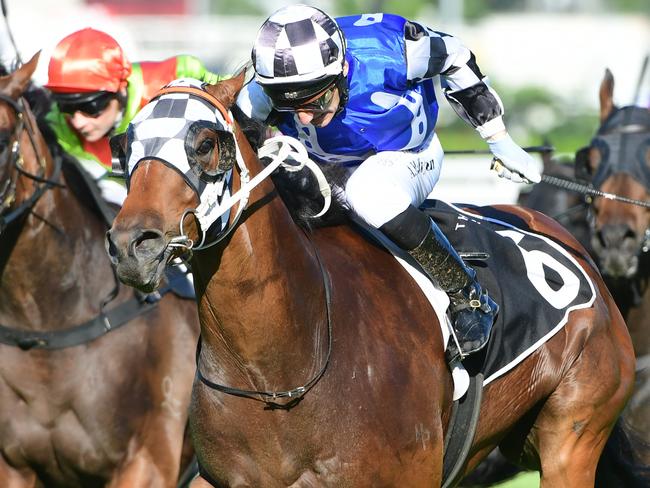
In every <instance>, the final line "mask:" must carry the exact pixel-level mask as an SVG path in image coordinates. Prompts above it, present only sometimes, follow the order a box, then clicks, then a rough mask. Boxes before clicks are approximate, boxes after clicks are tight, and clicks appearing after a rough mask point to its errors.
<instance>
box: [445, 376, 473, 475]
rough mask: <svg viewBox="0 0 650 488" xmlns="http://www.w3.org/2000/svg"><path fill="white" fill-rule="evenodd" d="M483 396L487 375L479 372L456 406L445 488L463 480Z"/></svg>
mask: <svg viewBox="0 0 650 488" xmlns="http://www.w3.org/2000/svg"><path fill="white" fill-rule="evenodd" d="M482 397H483V374H481V373H478V374H477V375H476V376H470V383H469V389H468V390H467V393H466V394H465V396H464V397H463V398H461V399H460V400H457V401H455V402H454V405H453V410H452V414H451V419H450V420H449V427H448V429H447V435H446V436H445V448H444V455H443V456H444V459H443V474H442V481H443V483H442V488H448V487H450V486H455V484H456V483H457V482H458V481H460V476H461V474H462V472H463V471H462V468H463V466H465V462H466V461H467V456H468V454H469V450H470V448H471V447H472V442H473V441H474V434H476V427H477V425H478V419H479V413H480V411H481V400H482Z"/></svg>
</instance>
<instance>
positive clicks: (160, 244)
mask: <svg viewBox="0 0 650 488" xmlns="http://www.w3.org/2000/svg"><path fill="white" fill-rule="evenodd" d="M166 245H167V243H166V242H165V239H164V238H163V233H162V232H161V231H159V230H155V229H144V230H140V231H138V232H137V233H136V234H135V235H134V236H133V238H132V239H131V242H130V243H129V255H130V256H133V257H134V258H136V259H138V260H140V259H151V258H153V257H157V256H159V255H161V254H162V253H163V252H164V251H165V247H166Z"/></svg>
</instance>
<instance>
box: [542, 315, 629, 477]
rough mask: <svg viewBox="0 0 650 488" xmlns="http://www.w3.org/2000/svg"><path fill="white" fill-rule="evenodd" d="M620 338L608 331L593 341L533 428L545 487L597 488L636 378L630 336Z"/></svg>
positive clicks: (613, 326) (551, 397)
mask: <svg viewBox="0 0 650 488" xmlns="http://www.w3.org/2000/svg"><path fill="white" fill-rule="evenodd" d="M618 325H620V324H618ZM616 327H617V325H612V328H614V329H616ZM617 336H618V334H617V331H616V330H612V329H603V330H602V331H600V332H599V333H597V335H595V336H592V337H591V338H590V339H589V341H588V343H587V344H586V345H585V346H584V349H583V350H582V352H581V353H580V355H579V357H578V358H577V359H576V360H575V362H574V363H573V364H572V365H571V366H570V367H569V370H568V371H567V373H566V374H565V375H564V377H563V378H562V380H561V382H560V384H559V385H558V387H557V388H556V390H555V391H554V392H553V393H552V394H551V396H550V397H549V399H548V400H547V401H546V403H545V405H544V407H543V408H542V410H541V412H540V414H539V416H538V418H537V420H536V422H535V425H534V426H533V429H532V431H531V434H530V437H529V441H532V442H533V443H534V444H536V445H537V449H538V452H539V456H540V461H541V467H542V472H541V485H540V486H541V487H542V488H551V487H552V488H587V487H589V488H591V487H593V486H594V480H595V473H596V466H597V464H598V459H599V458H600V454H601V452H602V450H603V448H604V446H605V443H606V441H607V437H608V436H609V433H610V431H611V429H612V428H613V426H614V423H615V421H616V418H617V416H618V414H619V413H620V411H621V410H622V408H623V406H624V405H625V402H626V400H627V398H628V397H629V395H630V392H631V388H632V384H633V378H634V356H633V354H632V351H631V344H630V343H629V338H628V339H627V340H625V337H617ZM568 347H571V346H570V345H569V346H568Z"/></svg>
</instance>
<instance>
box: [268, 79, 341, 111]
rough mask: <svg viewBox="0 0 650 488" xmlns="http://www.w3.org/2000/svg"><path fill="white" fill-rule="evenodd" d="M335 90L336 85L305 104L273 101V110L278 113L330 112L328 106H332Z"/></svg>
mask: <svg viewBox="0 0 650 488" xmlns="http://www.w3.org/2000/svg"><path fill="white" fill-rule="evenodd" d="M336 88H337V87H336V85H334V86H332V87H331V88H330V89H329V90H326V91H325V92H323V94H322V95H321V96H319V97H318V98H316V99H315V100H311V101H309V102H306V103H296V104H288V103H287V102H286V101H285V102H282V103H280V104H278V103H277V102H275V101H273V108H274V109H275V110H276V111H278V112H301V111H304V112H321V113H322V112H331V111H332V110H330V105H331V104H332V99H333V98H334V92H335V91H336Z"/></svg>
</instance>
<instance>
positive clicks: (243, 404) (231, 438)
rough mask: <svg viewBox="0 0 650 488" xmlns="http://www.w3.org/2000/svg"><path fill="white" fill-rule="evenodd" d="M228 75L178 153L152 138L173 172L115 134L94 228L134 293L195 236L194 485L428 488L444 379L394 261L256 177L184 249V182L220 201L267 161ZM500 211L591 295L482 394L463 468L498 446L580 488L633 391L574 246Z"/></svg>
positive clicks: (431, 338)
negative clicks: (219, 225) (108, 189)
mask: <svg viewBox="0 0 650 488" xmlns="http://www.w3.org/2000/svg"><path fill="white" fill-rule="evenodd" d="M243 79H244V76H243V74H241V75H239V76H236V77H234V78H232V79H230V80H227V81H223V82H221V83H219V84H217V85H212V86H211V85H208V86H206V87H205V88H204V90H205V91H204V92H201V93H198V92H200V90H199V89H194V91H193V92H192V93H191V94H187V95H185V96H186V98H188V100H187V101H186V102H184V103H187V104H190V103H195V102H191V101H190V100H189V99H190V98H192V97H194V98H195V99H196V100H198V99H199V98H200V99H201V100H204V99H209V100H210V103H211V104H212V106H213V107H216V108H214V110H212V109H211V110H210V111H209V112H210V113H213V112H214V113H217V112H220V113H221V114H220V115H214V114H213V117H216V118H217V120H218V121H220V122H218V123H217V122H214V121H205V122H204V121H202V120H200V121H199V122H197V123H195V125H192V127H194V128H195V129H196V130H192V128H190V130H189V131H188V136H187V138H186V139H185V142H184V146H183V142H182V141H178V140H175V141H171V140H166V139H167V138H165V137H164V136H163V134H162V133H159V132H155V134H160V135H159V137H157V138H155V141H157V143H159V146H158V147H176V148H183V147H184V149H183V150H184V151H185V155H183V154H180V153H179V152H177V153H176V154H177V155H178V156H179V158H181V159H183V160H184V161H191V163H190V167H189V169H188V171H187V172H181V171H180V170H178V169H177V167H175V166H174V165H175V164H177V163H176V162H175V163H174V164H172V163H170V162H169V161H167V160H165V159H164V158H161V157H157V156H154V155H152V154H150V153H148V152H147V151H146V146H144V145H142V143H139V144H138V145H137V146H136V142H138V141H137V140H136V141H134V140H133V139H131V140H130V145H128V146H127V147H126V153H127V155H129V156H130V157H129V158H128V163H127V170H128V172H129V178H130V186H129V188H130V190H129V195H128V197H127V199H126V201H125V203H124V206H123V207H122V209H121V211H120V213H119V214H118V216H117V217H116V219H115V221H114V224H113V227H112V229H111V230H110V232H109V233H108V235H107V241H108V249H109V253H110V255H111V257H112V259H113V260H114V262H115V263H116V264H117V270H118V274H119V276H120V279H122V280H123V281H124V282H125V283H128V284H131V285H134V286H137V287H139V288H141V289H143V290H147V291H148V290H151V289H153V288H155V287H156V286H157V285H158V283H159V282H160V279H161V277H162V275H161V269H162V264H163V263H164V262H165V261H167V260H168V259H170V258H171V257H172V256H174V255H175V254H177V253H179V252H186V251H187V250H188V249H189V247H191V246H192V243H193V242H200V243H201V246H200V247H203V249H204V250H196V249H195V250H194V252H193V255H192V258H191V263H192V268H193V270H194V273H195V274H194V284H195V287H196V291H197V297H198V301H199V316H200V321H201V338H202V342H201V343H200V344H201V347H200V348H199V349H198V351H197V360H198V365H199V371H200V374H199V373H198V372H197V379H195V382H194V387H193V394H192V401H191V406H190V427H191V433H192V439H193V442H194V447H195V450H196V453H197V457H198V459H199V462H200V464H201V466H202V474H203V477H204V479H207V480H209V482H210V483H211V484H213V485H214V486H224V487H225V486H229V487H244V486H251V487H252V486H255V487H265V488H267V487H268V488H271V487H288V486H291V487H307V486H311V487H315V486H323V487H325V486H327V487H371V486H372V487H377V486H404V487H412V488H415V487H425V486H426V487H430V486H440V485H441V479H442V460H443V450H444V446H443V439H444V437H445V433H446V431H447V430H448V428H449V424H450V416H451V411H452V387H453V385H452V379H451V375H450V373H449V370H448V366H447V363H446V361H445V356H444V346H443V343H442V334H441V329H440V328H439V327H438V325H437V320H436V318H435V316H434V315H433V313H432V311H431V307H430V305H429V302H428V301H427V300H426V298H425V296H424V294H423V293H421V292H420V291H419V289H418V288H417V286H416V285H415V283H414V281H413V280H412V279H411V278H410V276H409V275H408V274H407V272H406V271H405V270H404V269H403V268H402V267H401V266H400V265H399V264H398V262H397V261H396V260H395V259H394V258H393V257H392V256H391V255H390V254H389V253H387V252H386V251H385V249H384V248H382V247H380V246H378V245H377V244H375V243H374V242H373V241H371V240H369V239H368V238H367V237H365V236H364V235H363V234H362V233H360V232H359V231H358V229H356V228H355V227H353V226H352V225H350V224H339V225H332V226H323V227H318V228H311V229H310V228H308V227H304V226H302V227H301V226H299V225H298V224H297V223H296V221H295V220H294V219H293V218H292V215H291V213H290V211H289V207H290V205H289V203H287V201H286V200H285V198H284V192H283V197H280V195H279V191H280V190H279V188H280V187H279V186H277V185H276V184H275V183H274V182H273V181H271V180H270V179H268V178H267V179H262V178H261V177H260V179H259V180H257V181H256V182H257V183H259V184H257V186H255V187H254V188H253V189H252V190H251V192H250V195H249V198H248V202H247V203H248V206H247V208H246V210H245V211H244V212H243V213H241V214H239V213H238V211H237V212H236V211H235V209H236V206H235V207H233V210H232V211H231V212H230V213H229V214H228V215H229V217H228V218H226V219H224V220H226V221H227V222H226V229H227V230H224V231H222V232H227V231H228V230H230V231H232V232H230V233H229V234H227V235H225V234H223V233H222V234H220V236H221V237H223V236H224V235H225V238H223V239H222V240H220V241H218V242H216V241H212V242H211V241H209V238H208V240H206V241H205V242H204V240H203V238H201V239H200V237H201V235H200V233H199V227H198V226H199V224H198V223H197V218H195V217H193V216H196V214H195V213H194V212H193V211H192V209H197V206H198V204H199V198H198V196H197V194H198V192H196V191H195V190H194V188H196V187H197V185H198V186H199V187H202V186H203V185H205V184H206V182H212V183H214V182H215V180H216V178H215V176H217V175H218V173H219V170H223V171H224V172H225V173H222V177H224V178H232V182H233V189H232V191H233V192H235V191H237V190H238V189H239V188H240V186H241V182H242V181H244V182H245V181H246V178H245V176H247V172H248V171H250V175H251V176H253V179H252V180H251V183H252V181H253V180H255V175H260V174H261V173H262V172H264V171H265V170H266V169H267V168H264V166H263V165H262V163H261V162H260V161H259V159H258V158H257V155H256V154H255V152H254V150H253V149H252V147H251V145H250V144H249V142H248V141H247V139H246V136H245V134H244V132H243V129H242V127H243V126H244V125H245V124H244V122H246V120H245V118H244V116H243V115H242V114H241V113H240V112H239V111H237V110H236V109H235V107H233V104H234V101H235V98H236V95H237V93H238V91H239V89H240V88H241V86H242V83H243ZM178 89H179V90H181V91H183V90H182V88H180V87H178ZM176 96H178V97H179V98H181V99H182V95H178V94H177V93H174V95H173V97H172V98H174V97H176ZM168 100H170V99H169V98H168ZM152 103H154V102H152ZM170 103H174V102H173V101H170ZM196 103H198V102H196ZM202 103H205V102H202ZM224 107H225V108H224ZM143 110H144V111H146V110H147V107H145V108H144V109H143ZM174 112H175V113H183V110H176V108H175V109H174ZM143 113H144V112H143ZM149 113H150V114H155V113H158V114H163V115H164V114H165V113H170V112H167V111H166V109H162V110H155V109H152V110H150V111H149ZM233 113H234V114H235V117H236V118H235V119H234V121H232V125H231V119H232V114H233ZM174 120H175V122H177V121H178V119H174ZM191 120H195V119H191ZM240 124H242V125H240ZM160 127H161V130H168V131H169V133H172V132H173V133H174V134H176V133H177V132H178V125H177V124H175V123H171V122H170V123H169V124H168V125H164V124H162V125H161V126H160ZM228 127H231V129H228ZM230 130H232V131H233V132H234V136H233V135H232V133H231V132H230ZM152 134H153V133H152ZM168 143H169V144H168ZM235 144H236V146H237V147H236V148H235V147H234V145H235ZM143 148H145V149H144V150H143ZM235 149H236V151H235ZM235 154H237V158H236V161H237V162H235ZM234 164H236V168H239V169H233V165H234ZM229 168H230V169H229ZM224 175H227V176H224ZM199 176H200V178H199ZM245 187H246V188H248V186H247V185H245ZM202 206H203V204H202ZM202 208H204V210H205V209H206V208H207V210H208V211H209V210H210V208H212V207H209V206H207V207H206V206H203V207H202ZM493 210H495V209H493ZM499 210H500V211H502V212H505V211H508V212H511V214H512V215H513V216H516V218H518V219H521V220H522V221H525V223H526V224H527V225H528V226H529V228H531V229H535V230H537V231H538V232H541V233H544V234H545V235H548V236H552V237H553V238H554V239H556V240H557V241H561V242H563V243H565V244H566V245H568V246H569V247H570V248H572V249H575V250H576V254H575V258H576V260H577V261H578V262H579V263H580V264H581V266H583V267H584V268H585V270H586V273H587V274H588V275H589V276H590V278H591V279H592V280H593V282H594V283H595V287H596V298H595V302H594V303H593V306H592V307H589V308H584V309H581V310H575V311H573V312H571V313H570V314H569V316H568V323H567V325H566V326H565V327H564V328H562V329H561V331H559V332H558V333H557V334H556V335H554V336H553V338H552V339H550V340H549V341H548V342H546V343H544V345H543V346H541V348H540V349H538V350H537V351H536V352H534V353H533V354H531V355H530V356H528V357H527V359H525V360H524V361H523V362H521V363H520V364H519V366H517V367H516V368H514V369H512V370H511V371H510V372H509V373H508V374H506V375H505V376H502V377H500V378H498V379H497V380H495V381H494V382H492V383H490V384H489V385H488V386H487V387H486V388H485V390H484V392H483V404H482V407H481V415H480V421H479V424H478V430H477V432H476V436H475V438H474V442H473V444H472V446H471V450H470V452H469V458H468V462H467V464H466V466H465V469H471V468H472V467H474V466H476V464H477V463H478V462H479V461H480V459H481V458H482V457H484V456H485V455H486V454H487V453H488V452H489V451H490V450H492V449H493V448H494V447H495V446H496V445H498V444H500V445H501V446H502V447H504V448H505V451H506V452H508V453H510V454H511V455H512V456H514V457H517V458H518V459H519V460H521V461H522V462H526V463H528V464H529V465H530V466H534V467H536V469H540V470H541V472H542V486H544V487H546V488H548V487H553V488H557V487H567V488H568V487H571V488H575V487H591V486H592V485H593V483H594V473H595V469H596V463H597V461H598V457H599V455H600V452H601V450H602V448H603V446H604V444H605V441H606V439H607V436H608V434H609V432H610V429H611V427H612V425H613V424H614V422H615V419H616V417H617V415H618V413H619V412H620V410H621V409H622V408H623V406H624V404H625V401H626V399H627V397H628V395H629V392H630V391H631V388H632V381H633V369H634V358H633V355H632V346H631V343H630V340H629V336H628V334H627V331H626V329H625V324H624V322H623V320H622V318H621V316H620V313H619V312H618V310H617V309H616V306H615V304H614V302H613V300H612V299H611V296H610V295H609V293H608V291H607V289H606V288H605V285H604V283H603V282H602V280H601V279H600V277H599V274H598V272H597V271H596V269H595V268H594V267H593V265H592V264H590V263H591V262H590V261H589V259H588V257H587V255H586V253H584V250H582V251H581V250H580V249H581V248H580V246H579V244H578V243H577V242H576V241H575V239H573V238H572V237H571V236H570V235H569V234H568V233H567V232H566V231H564V230H563V229H562V228H561V227H560V226H559V225H557V224H556V223H555V222H553V221H552V220H551V219H549V218H547V217H545V216H543V215H541V214H538V213H535V212H532V211H527V210H524V209H521V208H516V207H510V206H502V207H500V208H499ZM202 215H206V214H202ZM238 216H239V217H240V218H239V220H237V217H238ZM201 218H202V217H201ZM199 222H200V221H199ZM235 222H236V223H235ZM179 223H181V227H182V228H181V229H179ZM215 239H216V237H215ZM214 242H216V244H215V245H214V246H212V247H207V246H208V245H209V244H211V243H214ZM182 243H185V245H184V246H183V245H181V244H182ZM226 385H227V386H226ZM300 385H302V386H300Z"/></svg>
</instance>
